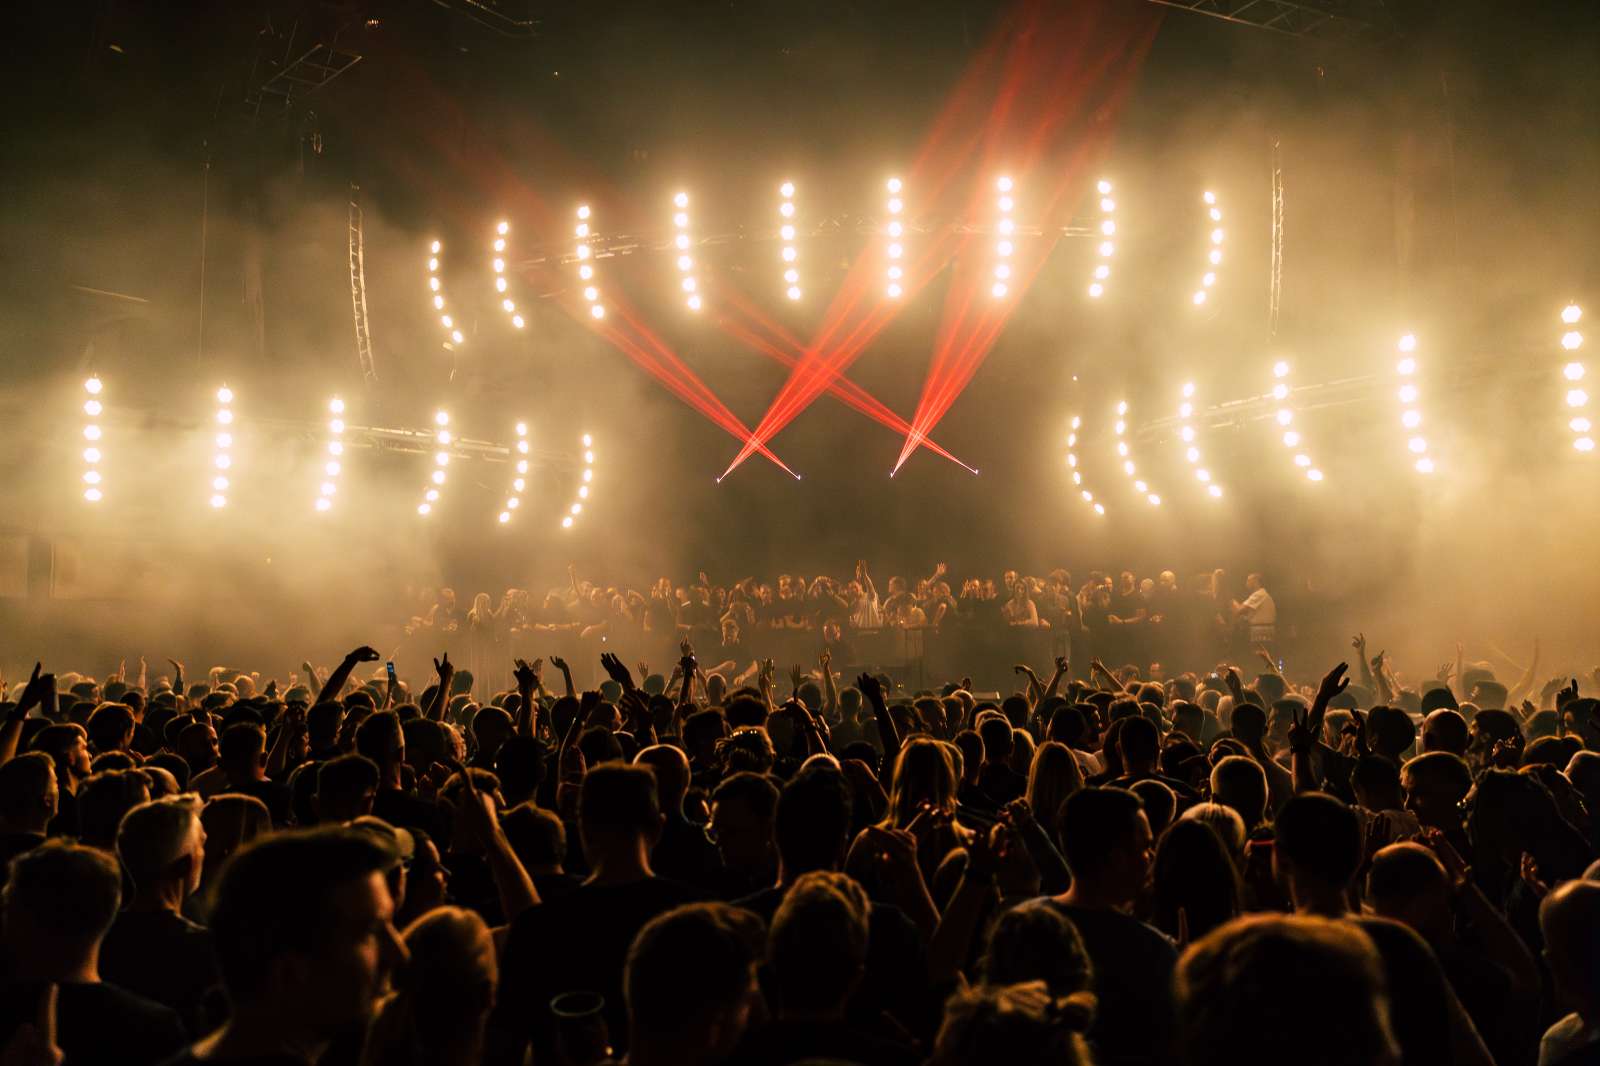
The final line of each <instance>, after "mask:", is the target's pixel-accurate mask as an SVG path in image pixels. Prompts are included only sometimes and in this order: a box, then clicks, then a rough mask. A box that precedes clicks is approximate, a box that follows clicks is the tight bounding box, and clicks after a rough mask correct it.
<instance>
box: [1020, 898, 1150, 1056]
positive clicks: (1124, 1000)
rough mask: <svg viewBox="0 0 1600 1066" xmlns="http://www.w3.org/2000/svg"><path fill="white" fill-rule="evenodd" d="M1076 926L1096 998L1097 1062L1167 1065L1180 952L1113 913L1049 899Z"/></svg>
mask: <svg viewBox="0 0 1600 1066" xmlns="http://www.w3.org/2000/svg"><path fill="white" fill-rule="evenodd" d="M1051 903H1052V906H1054V907H1056V908H1057V909H1058V910H1059V911H1060V912H1061V913H1062V914H1064V915H1066V917H1067V918H1068V919H1069V920H1071V922H1072V924H1073V925H1074V926H1076V927H1077V929H1078V935H1079V936H1081V937H1082V938H1083V946H1084V948H1085V949H1086V950H1087V951H1088V953H1089V961H1090V962H1091V963H1092V964H1093V965H1094V989H1095V995H1096V996H1098V997H1099V1006H1098V1008H1097V1010H1096V1011H1095V1019H1094V1024H1093V1025H1092V1026H1091V1027H1090V1028H1089V1043H1090V1045H1091V1046H1092V1047H1093V1048H1094V1059H1095V1062H1097V1063H1099V1064H1100V1066H1122V1064H1130V1066H1131V1064H1142V1063H1166V1062H1170V1061H1171V1060H1172V1055H1171V1054H1170V1049H1171V1047H1172V1044H1173V1034H1174V1029H1175V1028H1176V1025H1177V1005H1176V1003H1175V1001H1174V999H1173V994H1172V973H1173V970H1174V969H1176V968H1177V965H1178V950H1177V948H1176V947H1174V946H1173V943H1172V941H1171V940H1169V939H1167V937H1166V936H1164V935H1162V934H1161V933H1159V932H1157V931H1156V930H1155V929H1153V928H1151V927H1150V926H1148V925H1146V924H1145V923H1144V922H1141V921H1139V920H1138V919H1137V918H1130V917H1128V916H1127V915H1126V914H1119V913H1117V912H1116V911H1101V910H1088V909H1085V908H1083V907H1069V906H1067V905H1065V904H1062V903H1058V902H1055V901H1053V900H1052V901H1051Z"/></svg>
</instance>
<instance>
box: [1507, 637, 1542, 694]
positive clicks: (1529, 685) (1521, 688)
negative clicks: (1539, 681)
mask: <svg viewBox="0 0 1600 1066" xmlns="http://www.w3.org/2000/svg"><path fill="white" fill-rule="evenodd" d="M1538 672H1539V638H1538V637H1534V638H1533V661H1531V662H1530V663H1528V669H1527V670H1525V671H1524V672H1523V674H1522V676H1521V677H1520V678H1518V679H1517V683H1516V684H1515V685H1514V686H1512V689H1511V691H1510V692H1508V693H1507V694H1506V706H1507V707H1514V706H1516V705H1517V704H1519V703H1521V702H1522V701H1523V700H1525V699H1527V698H1528V696H1529V695H1531V694H1532V693H1533V686H1534V683H1535V682H1534V677H1535V676H1537V675H1538Z"/></svg>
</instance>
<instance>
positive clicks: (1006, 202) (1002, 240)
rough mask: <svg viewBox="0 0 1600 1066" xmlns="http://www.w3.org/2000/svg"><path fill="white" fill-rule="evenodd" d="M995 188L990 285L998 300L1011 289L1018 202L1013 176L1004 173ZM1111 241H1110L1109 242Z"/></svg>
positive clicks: (990, 291) (990, 289) (991, 291)
mask: <svg viewBox="0 0 1600 1066" xmlns="http://www.w3.org/2000/svg"><path fill="white" fill-rule="evenodd" d="M994 185H995V190H996V191H997V192H998V193H999V195H998V196H997V197H995V227H994V228H995V233H996V234H997V236H998V239H997V240H996V241H995V245H994V256H995V264H994V284H993V285H991V286H990V287H989V293H990V295H992V296H993V297H994V298H995V299H996V300H1000V299H1004V298H1005V296H1006V294H1007V293H1008V292H1010V291H1011V289H1010V286H1009V285H1007V284H1006V282H1007V280H1008V279H1009V278H1010V277H1011V262H1010V260H1011V253H1012V252H1013V251H1014V250H1015V248H1014V246H1013V244H1012V241H1011V238H1012V235H1013V234H1014V233H1015V232H1016V229H1017V223H1016V220H1015V219H1014V218H1013V217H1012V212H1013V211H1014V210H1015V209H1016V206H1017V202H1016V201H1015V200H1014V199H1012V197H1011V189H1012V182H1011V178H1010V177H1008V176H1006V175H1004V174H1002V175H1001V176H1000V177H999V178H998V179H997V180H996V181H995V183H994ZM1107 243H1109V242H1107Z"/></svg>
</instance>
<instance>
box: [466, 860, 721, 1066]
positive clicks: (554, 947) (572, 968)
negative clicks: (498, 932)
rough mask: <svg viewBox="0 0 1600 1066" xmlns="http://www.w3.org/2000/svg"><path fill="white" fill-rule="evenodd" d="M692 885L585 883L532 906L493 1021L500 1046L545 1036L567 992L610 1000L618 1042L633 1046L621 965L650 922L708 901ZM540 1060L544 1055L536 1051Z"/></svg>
mask: <svg viewBox="0 0 1600 1066" xmlns="http://www.w3.org/2000/svg"><path fill="white" fill-rule="evenodd" d="M702 898H703V894H702V893H701V892H700V891H698V890H697V889H695V888H692V887H691V886H689V885H685V884H681V883H679V882H677V881H668V880H666V879H665V878H661V877H650V878H646V879H645V880H643V881H635V882H633V883H631V884H626V885H600V884H592V883H590V884H584V885H580V886H579V887H578V888H576V889H574V890H573V891H571V892H570V893H568V894H567V895H565V896H562V897H560V898H558V899H553V900H550V901H549V902H547V903H542V904H541V905H539V906H537V907H534V908H532V909H530V910H526V911H524V912H523V913H521V914H519V915H518V916H517V918H516V920H515V921H513V922H512V923H511V932H510V935H509V936H508V937H507V938H506V949H505V954H504V955H503V956H502V958H501V965H500V990H499V993H498V995H497V996H496V997H495V1008H494V1014H493V1015H492V1016H491V1023H490V1024H491V1025H492V1027H493V1028H494V1029H495V1030H496V1031H497V1037H496V1041H495V1042H496V1043H497V1044H500V1043H501V1042H502V1041H501V1038H502V1037H504V1036H510V1037H511V1038H512V1039H513V1040H527V1039H534V1040H535V1041H536V1046H538V1044H542V1043H543V1041H544V1039H546V1037H547V1034H548V1031H549V1025H550V1021H551V1014H550V1000H551V999H552V998H554V997H555V996H558V995H560V994H561V993H563V992H576V991H589V992H598V993H599V994H600V995H602V996H604V997H605V1018H606V1024H607V1025H608V1026H609V1028H610V1033H611V1043H612V1046H613V1047H616V1048H617V1049H618V1051H619V1052H620V1051H621V1050H622V1048H623V1047H624V1045H626V1043H627V1038H628V1030H627V1010H626V1008H625V1005H624V1003H623V999H622V966H623V963H624V961H626V959H627V955H628V948H629V946H631V945H632V944H633V938H634V937H635V936H637V935H638V933H639V930H640V929H642V928H643V927H644V925H645V923H646V922H648V921H650V919H652V918H654V917H655V916H656V915H658V914H662V913H664V912H666V911H669V910H671V909H672V908H674V907H677V906H680V905H681V904H684V903H693V902H695V901H696V900H699V899H702ZM535 1057H536V1059H537V1058H538V1056H537V1055H536V1056H535Z"/></svg>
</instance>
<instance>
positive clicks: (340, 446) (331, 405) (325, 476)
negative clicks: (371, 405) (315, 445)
mask: <svg viewBox="0 0 1600 1066" xmlns="http://www.w3.org/2000/svg"><path fill="white" fill-rule="evenodd" d="M324 447H325V450H326V452H327V455H326V456H325V458H324V459H323V460H322V483H321V485H320V486H319V487H318V490H317V499H316V503H315V504H314V505H313V506H315V507H316V509H317V510H318V511H319V512H327V511H331V510H333V497H334V494H335V493H337V492H338V491H339V476H340V475H341V474H342V473H344V401H343V400H341V399H340V398H339V397H337V396H335V397H334V398H333V399H331V400H329V401H328V439H327V441H326V443H325V446H324Z"/></svg>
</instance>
